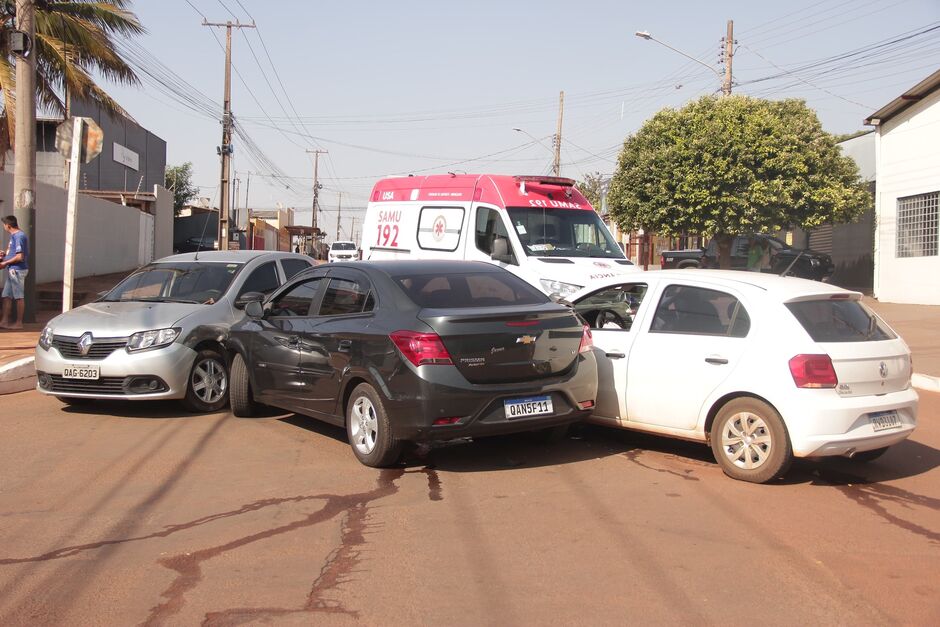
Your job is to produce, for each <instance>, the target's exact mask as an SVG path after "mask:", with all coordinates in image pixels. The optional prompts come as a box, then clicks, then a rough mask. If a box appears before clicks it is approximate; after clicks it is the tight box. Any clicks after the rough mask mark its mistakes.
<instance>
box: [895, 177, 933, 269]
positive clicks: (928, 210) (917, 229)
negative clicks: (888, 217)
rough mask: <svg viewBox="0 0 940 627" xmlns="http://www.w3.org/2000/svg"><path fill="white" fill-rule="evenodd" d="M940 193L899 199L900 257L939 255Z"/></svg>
mask: <svg viewBox="0 0 940 627" xmlns="http://www.w3.org/2000/svg"><path fill="white" fill-rule="evenodd" d="M938 206H940V192H931V193H929V194H918V195H917V196H906V197H904V198H898V235H897V256H898V257H931V256H936V254H937V231H938V229H937V226H938V214H940V212H938Z"/></svg>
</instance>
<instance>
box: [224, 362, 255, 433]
mask: <svg viewBox="0 0 940 627" xmlns="http://www.w3.org/2000/svg"><path fill="white" fill-rule="evenodd" d="M229 380H230V383H231V387H230V388H229V402H230V403H231V406H232V413H233V414H234V415H236V416H238V417H239V418H250V417H252V416H255V415H257V414H258V403H256V402H255V398H254V394H253V393H252V391H251V379H250V378H249V377H248V366H247V364H245V359H244V358H243V357H242V356H241V355H240V354H236V355H235V358H234V359H233V360H232V370H231V372H230V374H229Z"/></svg>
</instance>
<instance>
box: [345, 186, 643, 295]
mask: <svg viewBox="0 0 940 627" xmlns="http://www.w3.org/2000/svg"><path fill="white" fill-rule="evenodd" d="M362 252H363V259H397V258H420V259H467V260H477V261H487V262H490V263H495V264H497V265H500V266H502V267H504V268H506V269H507V270H509V271H511V272H513V273H514V274H516V275H518V276H519V277H521V278H522V279H524V280H525V281H527V282H528V283H530V284H532V285H534V286H536V287H537V288H539V289H541V290H542V291H544V292H545V293H546V294H549V295H556V296H560V297H567V296H568V295H570V294H573V293H574V292H576V291H578V290H579V289H581V288H582V287H584V286H585V285H587V284H588V283H590V282H591V281H594V280H598V279H606V278H610V277H613V276H615V275H618V274H626V273H630V272H635V271H637V268H636V266H634V265H633V263H632V262H631V261H629V260H628V259H626V258H625V257H624V254H623V251H622V250H621V249H620V247H619V246H618V245H617V243H616V242H615V241H614V238H613V237H612V236H611V235H610V231H608V230H607V227H606V226H605V225H604V223H603V221H602V220H601V219H600V217H599V216H598V215H597V212H595V211H594V209H593V207H591V204H590V203H589V202H588V201H587V199H586V198H585V197H584V196H583V195H582V194H581V192H579V191H578V189H577V188H576V187H575V182H574V181H573V180H572V179H567V178H561V177H551V176H506V175H496V174H441V175H432V176H408V177H399V178H387V179H383V180H381V181H379V182H378V183H376V185H375V187H374V188H373V189H372V196H371V197H370V201H369V205H368V208H367V210H366V217H365V223H364V225H363V229H362Z"/></svg>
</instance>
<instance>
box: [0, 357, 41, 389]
mask: <svg viewBox="0 0 940 627" xmlns="http://www.w3.org/2000/svg"><path fill="white" fill-rule="evenodd" d="M34 362H35V358H34V357H23V358H22V359H17V360H16V361H11V362H10V363H8V364H4V365H3V366H0V394H13V393H14V392H25V391H26V390H32V389H34V388H35V387H36V367H35V365H34Z"/></svg>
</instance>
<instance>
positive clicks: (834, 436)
mask: <svg viewBox="0 0 940 627" xmlns="http://www.w3.org/2000/svg"><path fill="white" fill-rule="evenodd" d="M802 391H807V392H812V393H811V394H807V395H803V394H795V395H794V401H793V402H791V403H789V404H787V405H784V407H783V412H782V413H783V416H784V420H785V421H786V423H787V429H788V430H789V432H790V442H791V444H792V446H793V454H794V455H795V456H797V457H825V456H832V455H851V454H853V453H860V452H863V451H870V450H873V449H877V448H883V447H885V446H892V445H894V444H897V443H898V442H901V441H903V440H905V439H906V438H907V437H908V436H910V435H911V433H912V432H913V431H914V429H915V428H916V426H917V404H918V397H917V392H915V391H914V389H913V388H909V389H907V390H902V391H900V392H892V393H889V394H884V395H882V396H859V397H856V398H840V397H839V396H837V395H836V394H835V392H834V391H833V390H812V391H810V390H802ZM802 391H801V392H802ZM885 411H896V412H897V413H898V417H899V418H900V420H901V426H900V427H897V428H894V429H890V430H887V431H875V430H874V427H873V426H872V421H871V414H873V413H878V412H885Z"/></svg>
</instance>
